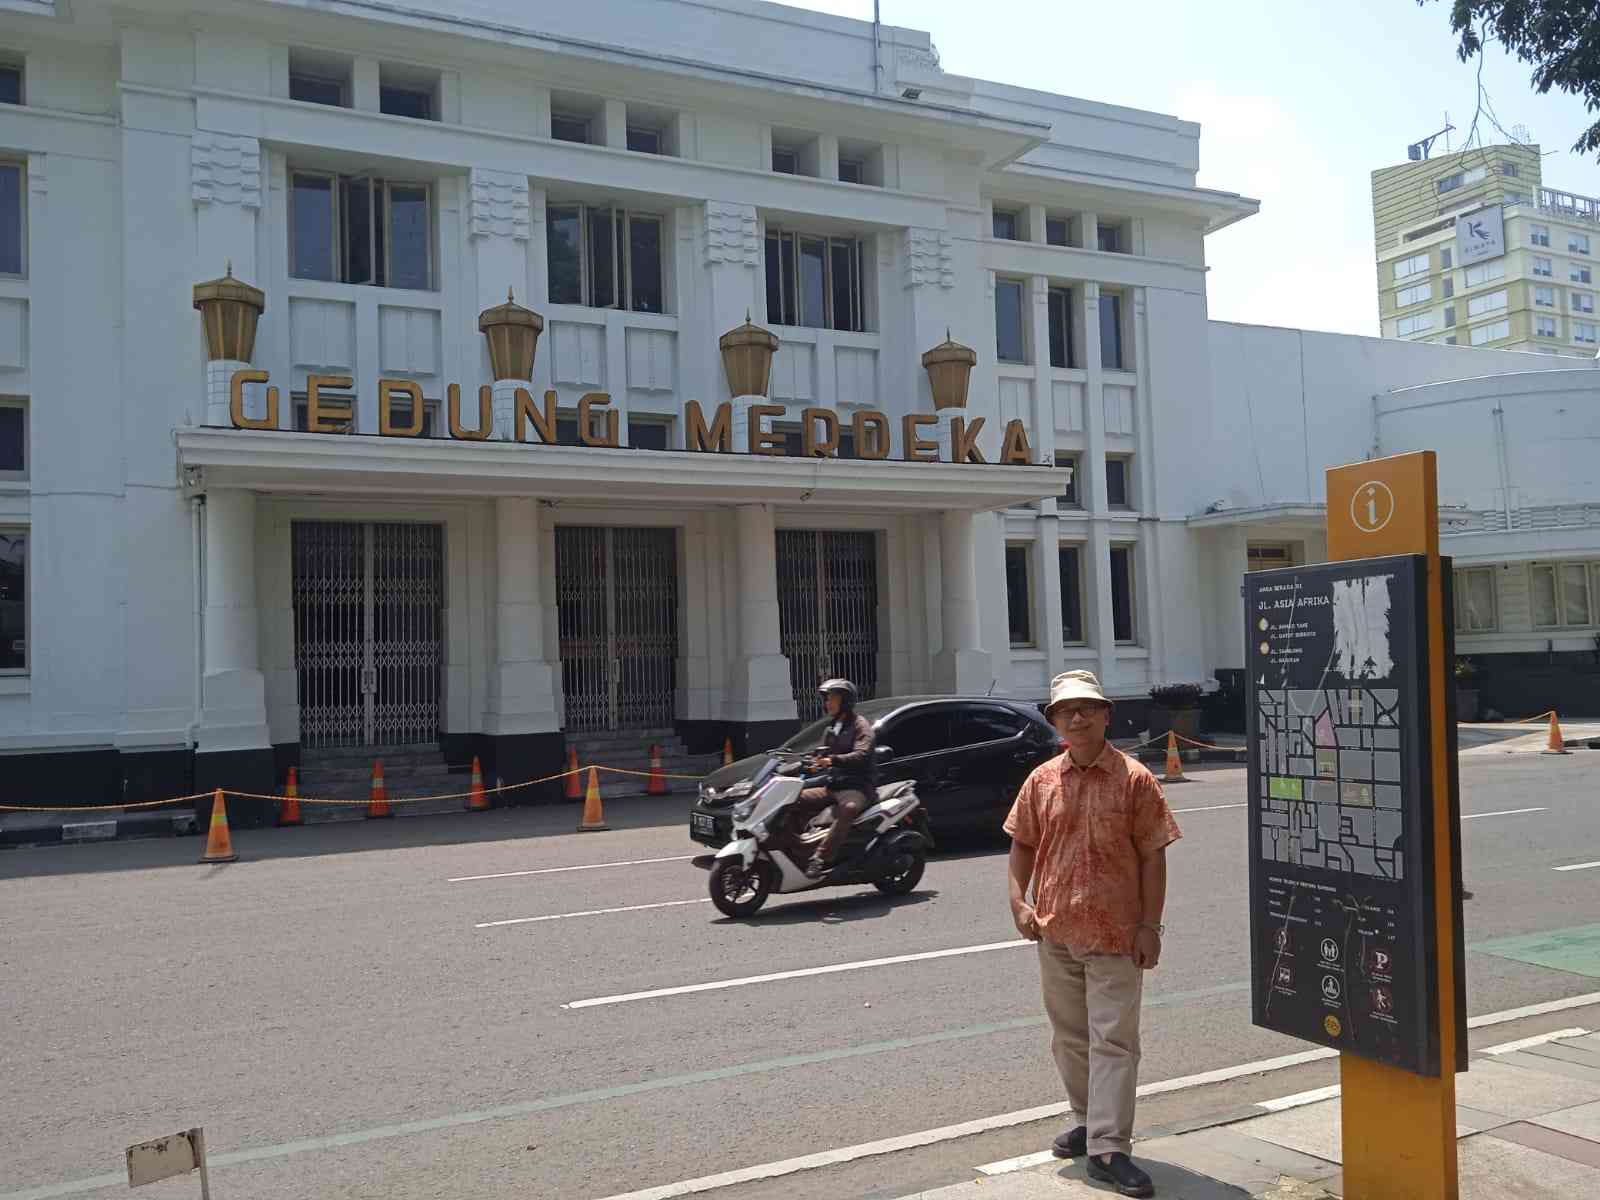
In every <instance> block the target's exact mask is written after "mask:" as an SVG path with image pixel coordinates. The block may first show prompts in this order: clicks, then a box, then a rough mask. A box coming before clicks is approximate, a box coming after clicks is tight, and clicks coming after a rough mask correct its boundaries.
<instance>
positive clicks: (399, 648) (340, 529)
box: [292, 521, 444, 749]
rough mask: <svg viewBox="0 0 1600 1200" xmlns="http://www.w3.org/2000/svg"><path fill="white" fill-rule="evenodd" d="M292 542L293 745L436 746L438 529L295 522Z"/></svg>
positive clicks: (440, 608) (440, 648) (440, 593)
mask: <svg viewBox="0 0 1600 1200" xmlns="http://www.w3.org/2000/svg"><path fill="white" fill-rule="evenodd" d="M292 543H293V558H294V647H295V654H294V659H295V673H296V676H297V680H298V691H299V698H300V744H301V745H302V746H304V747H306V748H307V749H319V748H324V747H329V746H409V745H418V744H424V743H428V742H436V741H438V739H439V718H440V704H439V693H440V667H441V665H442V664H443V662H444V530H443V529H442V528H441V527H440V526H438V525H410V524H378V523H373V522H368V523H364V524H352V523H343V522H331V521H296V522H295V523H294V525H293V529H292Z"/></svg>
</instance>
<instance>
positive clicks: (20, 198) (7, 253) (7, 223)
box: [0, 162, 28, 275]
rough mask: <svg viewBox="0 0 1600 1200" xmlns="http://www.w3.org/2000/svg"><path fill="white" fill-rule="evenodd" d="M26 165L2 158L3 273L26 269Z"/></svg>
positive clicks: (0, 249)
mask: <svg viewBox="0 0 1600 1200" xmlns="http://www.w3.org/2000/svg"><path fill="white" fill-rule="evenodd" d="M26 173H27V171H26V168H25V167H24V166H23V165H22V164H21V163H18V162H0V275H24V274H26V273H27V267H28V262H27V255H26V253H25V250H26V248H27V245H28V207H27V206H28V188H27V180H26V179H24V178H23V176H24V175H25V174H26Z"/></svg>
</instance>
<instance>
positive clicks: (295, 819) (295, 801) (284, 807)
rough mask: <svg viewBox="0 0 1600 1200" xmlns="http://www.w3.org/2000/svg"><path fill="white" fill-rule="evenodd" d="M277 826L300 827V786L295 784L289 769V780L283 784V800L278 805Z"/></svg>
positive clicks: (292, 769)
mask: <svg viewBox="0 0 1600 1200" xmlns="http://www.w3.org/2000/svg"><path fill="white" fill-rule="evenodd" d="M278 824H279V825H302V824H304V822H303V821H302V820H301V819H300V786H299V784H297V783H296V782H295V774H294V768H293V767H290V768H289V778H288V779H287V780H285V781H284V784H283V800H282V801H280V802H279V804H278Z"/></svg>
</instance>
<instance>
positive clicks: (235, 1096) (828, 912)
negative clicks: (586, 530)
mask: <svg viewBox="0 0 1600 1200" xmlns="http://www.w3.org/2000/svg"><path fill="white" fill-rule="evenodd" d="M1597 782H1600V754H1590V753H1587V752H1580V753H1575V754H1573V755H1572V756H1571V757H1569V758H1563V759H1552V758H1541V757H1539V756H1536V755H1502V756H1496V757H1492V758H1490V757H1477V758H1474V757H1472V756H1468V757H1466V758H1464V759H1463V765H1462V787H1463V810H1464V812H1466V813H1468V814H1502V813H1504V814H1505V815H1483V816H1475V817H1473V818H1472V819H1470V820H1468V821H1466V822H1465V824H1464V827H1463V843H1464V855H1465V863H1466V881H1467V886H1468V887H1470V888H1471V889H1472V890H1473V891H1474V893H1475V898H1474V899H1473V900H1472V901H1470V902H1469V903H1468V905H1467V937H1468V943H1469V945H1471V944H1473V943H1478V942H1482V941H1484V940H1485V939H1489V938H1497V937H1503V936H1507V935H1512V934H1524V933H1532V932H1541V931H1550V930H1557V929H1566V928H1571V927H1574V926H1580V925H1584V924H1587V923H1592V922H1594V921H1595V920H1596V919H1600V918H1597V916H1596V914H1597V913H1600V868H1596V869H1591V870H1580V871H1569V872H1557V871H1555V870H1553V868H1554V867H1556V866H1560V865H1565V864H1571V863H1577V862H1582V861H1585V860H1597V859H1600V789H1597V786H1596V785H1597ZM1243 789H1244V772H1243V770H1242V769H1234V768H1226V769H1212V770H1206V771H1203V772H1198V773H1196V775H1195V781H1194V782H1192V783H1190V784H1188V785H1186V786H1183V787H1181V788H1173V789H1171V790H1170V792H1169V796H1170V802H1171V804H1172V806H1173V808H1174V809H1175V810H1176V811H1177V812H1178V813H1179V817H1178V820H1179V822H1180V824H1181V825H1182V827H1183V830H1184V834H1185V837H1184V840H1183V841H1182V842H1180V843H1179V844H1178V845H1177V846H1175V847H1174V848H1173V850H1172V851H1171V853H1170V855H1169V861H1170V867H1171V881H1170V900H1169V904H1168V908H1167V926H1168V937H1167V945H1166V949H1165V957H1164V960H1163V962H1162V964H1161V966H1160V967H1159V968H1158V969H1157V970H1156V971H1155V972H1154V973H1153V975H1152V976H1151V977H1150V978H1149V980H1148V982H1147V985H1146V1003H1147V1014H1146V1018H1145V1057H1144V1065H1143V1070H1142V1078H1143V1079H1145V1080H1164V1079H1173V1078H1177V1077H1182V1076H1187V1075H1190V1074H1194V1073H1197V1072H1204V1071H1210V1070H1214V1069H1218V1068H1226V1067H1230V1066H1234V1065H1237V1064H1241V1063H1248V1062H1254V1061H1257V1060H1261V1059H1265V1058H1270V1057H1273V1056H1276V1055H1282V1054H1286V1053H1291V1052H1294V1051H1296V1050H1302V1049H1305V1048H1306V1047H1305V1045H1304V1044H1303V1043H1299V1042H1294V1041H1291V1040H1289V1039H1286V1038H1282V1037H1279V1036H1277V1035H1274V1034H1271V1033H1267V1032H1265V1031H1262V1030H1259V1029H1256V1028H1254V1027H1253V1026H1252V1025H1251V1024H1250V1022H1249V1003H1248V1002H1249V990H1248V981H1247V970H1248V949H1247V945H1246V939H1245V930H1246V924H1245V921H1246V910H1245V889H1246V881H1247V876H1246V855H1245V824H1244V816H1245V810H1244V808H1243V807H1242V804H1243V798H1244V792H1243ZM671 804H672V807H671V808H669V809H665V810H663V809H662V808H660V807H659V803H658V802H648V801H642V800H641V801H634V802H629V803H618V804H613V805H609V806H608V814H607V815H608V817H609V818H610V820H611V822H612V824H613V827H614V828H613V829H612V831H611V832H608V833H598V834H586V835H577V834H575V833H572V832H570V831H571V829H572V826H573V823H574V819H575V815H576V810H575V809H565V808H563V809H554V810H551V809H544V810H507V811H495V812H491V813H485V814H464V815H461V816H458V817H442V818H417V819H414V820H400V821H395V822H386V823H360V824H353V825H331V826H330V825H323V826H317V827H310V828H304V829H295V830H272V831H246V832H240V833H238V834H237V835H236V837H235V843H236V848H237V849H238V850H239V851H240V853H241V855H242V859H243V861H241V862H239V863H237V864H230V865H227V866H200V865H197V864H196V863H195V862H194V858H195V857H196V856H197V854H198V852H199V849H200V846H199V843H198V841H197V840H195V839H170V840H160V841H147V842H121V843H110V844H104V845H98V846H82V847H62V848H55V849H38V850H20V851H7V852H4V853H0V1112H4V1113H5V1114H6V1120H5V1121H4V1122H3V1123H0V1200H20V1198H21V1197H29V1200H42V1198H43V1197H45V1196H58V1195H59V1196H69V1195H95V1194H109V1193H110V1192H111V1191H113V1190H115V1191H121V1190H122V1189H124V1188H125V1187H126V1179H125V1176H122V1175H121V1174H120V1173H121V1172H122V1151H123V1149H124V1147H126V1146H127V1145H129V1144H131V1143H133V1142H136V1141H140V1140H143V1139H146V1138H150V1137H155V1136H158V1135H160V1134H164V1133H170V1132H173V1131H176V1130H179V1129H182V1128H186V1127H188V1126H191V1125H203V1126H204V1127H205V1129H206V1136H207V1142H208V1145H209V1148H210V1151H211V1153H212V1154H213V1155H214V1156H222V1161H221V1163H220V1164H219V1166H218V1167H217V1168H216V1169H215V1170H214V1171H213V1173H212V1186H213V1192H214V1194H216V1195H217V1196H218V1197H219V1200H226V1198H229V1197H240V1196H272V1197H282V1198H289V1197H308V1198H309V1197H379V1196H381V1197H386V1198H391V1200H406V1198H411V1197H416V1198H422V1197H428V1198H430V1200H431V1198H435V1197H467V1196H471V1197H477V1198H483V1200H493V1198H498V1197H513V1196H515V1197H518V1198H526V1197H530V1196H534V1197H561V1198H569V1197H570V1198H572V1200H598V1198H601V1197H614V1196H618V1195H619V1194H626V1193H629V1192H633V1191H635V1190H641V1189H650V1188H655V1187H658V1186H660V1185H666V1184H671V1183H674V1182H676V1181H680V1180H687V1179H693V1178H697V1177H701V1176H706V1175H711V1174H715V1173H718V1172H722V1171H726V1170H730V1169H733V1168H740V1167H746V1166H751V1165H755V1164H761V1163H767V1162H771V1161H774V1160H781V1159H787V1158H791V1157H794V1156H800V1155H807V1154H811V1153H814V1152H817V1151H824V1150H829V1149H832V1148H835V1147H843V1146H850V1145H853V1144H856V1143H862V1142H870V1141H874V1140H877V1139H880V1138H886V1137H890V1136H894V1135H900V1134H909V1133H914V1132H916V1131H919V1130H926V1129H932V1128H936V1127H940V1126H945V1125H949V1124H953V1123H959V1122H966V1121H971V1120H975V1119H979V1118H984V1117H989V1116H991V1115H993V1114H998V1113H1007V1112H1012V1111H1015V1110H1020V1109H1026V1108H1029V1107H1032V1106H1036V1105H1043V1104H1050V1103H1054V1102H1057V1101H1059V1100H1060V1099H1061V1098H1062V1097H1061V1092H1060V1086H1059V1083H1058V1082H1057V1080H1056V1079H1055V1077H1054V1073H1053V1069H1052V1067H1051V1064H1050V1061H1049V1057H1048V1053H1047V1047H1046V1041H1047V1035H1046V1033H1045V1030H1044V1027H1043V1021H1042V1017H1041V1013H1040V1007H1039V1001H1038V995H1037V988H1038V977H1037V967H1036V964H1035V962H1034V958H1033V951H1032V950H1031V949H1030V948H1028V947H1016V946H1009V945H1005V943H1009V942H1011V941H1013V940H1014V939H1015V937H1016V934H1015V931H1014V930H1013V929H1012V927H1011V923H1010V920H1009V916H1008V913H1007V911H1006V904H1005V876H1004V872H1005V858H1004V853H1005V852H1004V849H1003V847H1001V846H987V847H975V848H967V849H964V850H961V851H958V852H955V853H951V854H947V855H945V856H943V857H941V858H938V859H936V860H935V861H934V862H933V863H932V864H931V865H930V867H929V869H928V872H927V875H926V876H925V878H924V880H923V885H922V888H921V890H920V891H919V892H918V893H917V894H915V895H913V896H910V897H907V898H904V899H901V900H897V901H891V900H887V899H885V898H883V897H880V896H879V895H878V894H877V893H876V892H875V891H872V890H870V889H838V890H834V891H829V892H824V893H821V894H819V895H815V896H811V897H784V898H778V899H776V900H774V901H772V902H770V903H769V906H768V908H767V909H766V910H765V911H764V912H763V913H762V914H761V915H760V916H759V917H757V918H756V919H754V920H751V921H747V922H731V921H728V920H725V919H723V918H722V917H721V916H720V914H718V913H717V912H716V911H715V910H714V909H713V908H712V907H711V905H710V904H709V903H704V902H702V898H703V897H704V896H705V895H706V891H705V885H706V877H705V874H704V872H702V871H701V870H699V869H697V868H695V867H694V866H692V865H691V864H690V863H689V862H688V861H687V858H688V856H691V855H693V854H695V853H698V852H699V851H698V848H697V847H695V846H694V845H693V844H692V843H690V842H689V841H688V840H687V837H686V835H685V831H684V824H683V822H684V819H685V818H684V814H683V813H682V811H680V810H681V807H682V801H681V800H674V801H672V802H671ZM1524 808H1538V809H1541V810H1542V811H1538V812H1521V813H1507V812H1506V810H1514V809H1524ZM1186 810H1188V811H1186ZM646 860H664V861H646ZM605 864H625V865H605ZM571 868H581V869H571ZM502 872H543V873H538V874H513V875H508V876H506V877H502V878H488V879H482V878H476V879H463V878H462V877H466V876H482V875H495V874H499V873H502ZM652 906H654V907H652ZM607 910H624V911H607ZM534 917H537V918H548V919H543V920H537V921H525V922H523V923H520V924H491V923H493V922H505V921H511V920H516V919H519V918H534ZM485 926H486V927H485ZM984 947H998V948H984ZM937 951H964V952H958V953H948V954H945V955H943V956H941V957H936V958H921V959H917V960H915V961H907V962H896V963H887V964H880V965H868V966H861V967H856V968H852V969H848V970H840V971H834V972H829V973H822V974H805V975H801V976H799V977H795V978H790V979H785V980H779V981H769V982H755V983H748V984H743V985H740V986H732V987H721V988H716V989H711V990H698V991H689V992H677V993H675V994H668V995H658V996H652V997H646V998H638V999H625V1000H615V999H610V1000H608V999H607V998H614V997H619V996H628V995H631V994H634V993H639V992H647V991H653V990H658V989H680V988H686V987H692V986H694V985H700V984H708V983H718V982H726V981H730V980H738V979H743V978H747V977H750V976H756V975H763V974H769V973H773V972H789V971H806V970H808V969H810V968H816V967H823V966H837V965H841V964H858V963H863V962H870V961H871V960H876V959H881V958H885V957H891V956H903V955H919V954H928V953H931V952H937ZM1587 969H1588V970H1589V971H1592V972H1594V973H1595V975H1600V965H1594V964H1592V963H1591V965H1590V966H1589V967H1588V968H1587ZM1468 988H1469V990H1468V1005H1469V1010H1470V1011H1471V1012H1472V1013H1474V1014H1478V1013H1487V1012H1496V1011H1501V1010H1506V1009H1510V1008H1514V1007H1517V1006H1522V1005H1527V1004H1530V1003H1534V1002H1538V1001H1544V1000H1550V999H1554V998H1558V997H1564V996H1573V995H1578V994H1583V993H1589V992H1596V991H1600V981H1597V978H1595V977H1592V976H1590V975H1585V974H1579V973H1573V972H1568V971H1561V970H1553V969H1550V968H1547V967H1539V966H1532V965H1527V964H1524V963H1521V962H1515V961H1511V960H1508V959H1504V958H1500V957H1492V956H1490V955H1487V954H1483V953H1477V952H1474V953H1471V954H1470V955H1469V958H1468ZM596 1000H605V1001H606V1002H604V1003H594V1004H589V1005H583V1004H581V1003H579V1002H583V1001H596ZM575 1005H576V1006H575ZM1589 1016H1590V1017H1591V1018H1592V1019H1593V1020H1597V1021H1600V1010H1591V1011H1590V1013H1589ZM1582 1018H1583V1014H1582V1013H1569V1014H1563V1015H1562V1016H1561V1017H1558V1018H1555V1020H1556V1022H1557V1024H1560V1023H1562V1022H1563V1021H1564V1022H1565V1023H1567V1024H1571V1023H1574V1021H1576V1023H1579V1024H1581V1023H1582ZM1552 1027H1554V1026H1552ZM1589 1027H1590V1028H1594V1027H1596V1025H1595V1024H1593V1023H1591V1024H1590V1026H1589ZM1504 1029H1505V1030H1506V1031H1510V1032H1504V1034H1503V1036H1504V1037H1511V1036H1515V1035H1516V1032H1518V1031H1520V1029H1521V1026H1512V1025H1507V1026H1505V1027H1504ZM1493 1032H1494V1033H1496V1034H1500V1033H1501V1032H1502V1031H1501V1030H1498V1029H1497V1030H1495V1031H1493ZM1334 1071H1335V1068H1334V1066H1333V1065H1332V1064H1330V1063H1326V1062H1324V1063H1318V1064H1312V1065H1310V1066H1307V1067H1302V1068H1296V1069H1295V1070H1292V1071H1285V1072H1282V1073H1279V1074H1278V1075H1274V1076H1267V1077H1264V1078H1263V1077H1257V1078H1255V1079H1245V1080H1240V1081H1238V1082H1235V1083H1230V1084H1222V1085H1214V1086H1211V1087H1206V1088H1196V1089H1192V1090H1189V1091H1184V1092H1180V1093H1175V1094H1173V1095H1169V1096H1163V1097H1161V1098H1159V1099H1157V1100H1153V1101H1150V1102H1147V1103H1145V1104H1144V1105H1142V1107H1141V1112H1140V1117H1141V1124H1142V1125H1148V1124H1151V1123H1162V1122H1166V1121H1175V1120H1180V1119H1185V1118H1187V1117H1191V1116H1193V1115H1195V1114H1197V1113H1199V1112H1202V1111H1205V1110H1206V1109H1207V1108H1212V1109H1214V1108H1217V1107H1223V1106H1226V1105H1228V1104H1231V1103H1235V1102H1237V1101H1238V1100H1239V1099H1240V1098H1246V1099H1262V1098H1267V1097H1270V1096H1274V1095H1282V1094H1286V1093H1289V1092H1293V1091H1296V1090H1299V1089H1301V1088H1309V1087H1314V1086H1318V1085H1319V1084H1321V1083H1327V1082H1331V1081H1332V1080H1333V1079H1334V1077H1335V1076H1334ZM1048 1132H1050V1127H1049V1126H1039V1125H1035V1126H1031V1127H1025V1128H1021V1129H1013V1130H1002V1131H998V1132H995V1133H992V1134H988V1135H985V1136H983V1137H979V1138H969V1139H966V1140H965V1141H962V1142H948V1141H947V1142H942V1143H941V1144H939V1145H935V1146H932V1147H929V1148H926V1149H922V1150H915V1151H907V1152H904V1153H901V1154H896V1155H892V1156H887V1157H877V1158H873V1159H869V1160H866V1161H864V1162H858V1163H854V1164H850V1165H847V1166H840V1167H830V1168H826V1169H823V1170H818V1171H812V1172H808V1173H806V1174H803V1175H796V1176H792V1177H790V1178H787V1179H784V1180H778V1181H768V1182H765V1183H752V1184H739V1185H736V1186H732V1187H729V1188H726V1189H723V1190H720V1191H718V1192H716V1193H714V1194H715V1195H717V1196H719V1197H726V1198H728V1200H755V1198H758V1197H769V1196H771V1197H776V1196H784V1197H807V1196H818V1197H822V1196H829V1197H834V1198H837V1197H849V1196H860V1197H865V1196H897V1195H901V1194H904V1193H905V1192H908V1191H910V1190H913V1189H914V1188H917V1187H924V1186H931V1185H933V1184H937V1183H943V1182H952V1181H954V1180H955V1179H959V1178H961V1177H962V1176H963V1175H965V1174H969V1173H970V1169H971V1167H972V1166H973V1165H975V1164H977V1163H981V1162H986V1161H991V1160H993V1159H996V1158H1000V1157H1005V1156H1007V1155H1010V1154H1017V1153H1022V1152H1024V1151H1026V1150H1030V1149H1038V1148H1040V1147H1041V1146H1043V1145H1044V1144H1046V1140H1047V1139H1046V1134H1047V1133H1048ZM230 1156H238V1157H230ZM241 1159H242V1161H241ZM195 1191H196V1187H195V1184H194V1183H193V1182H192V1181H175V1182H172V1183H165V1184H159V1185H155V1186H154V1187H152V1188H150V1189H148V1190H145V1191H143V1192H141V1193H140V1194H141V1195H142V1196H147V1197H149V1198H150V1200H161V1198H162V1197H164V1196H172V1197H178V1196H184V1197H189V1196H192V1195H194V1194H195Z"/></svg>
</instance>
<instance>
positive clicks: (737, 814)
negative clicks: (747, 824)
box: [733, 800, 756, 821]
mask: <svg viewBox="0 0 1600 1200" xmlns="http://www.w3.org/2000/svg"><path fill="white" fill-rule="evenodd" d="M755 810H756V802H755V801H754V800H741V801H740V802H739V803H738V804H735V805H734V806H733V819H734V820H735V821H743V820H744V819H745V818H747V817H748V816H749V815H750V814H751V813H753V812H755Z"/></svg>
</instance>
